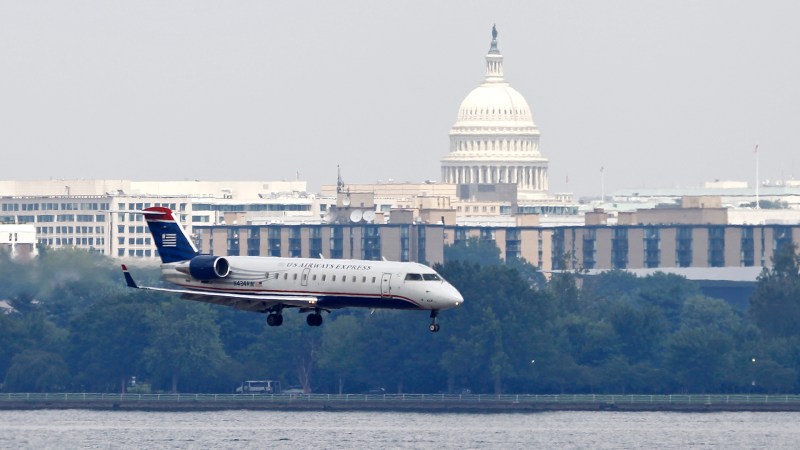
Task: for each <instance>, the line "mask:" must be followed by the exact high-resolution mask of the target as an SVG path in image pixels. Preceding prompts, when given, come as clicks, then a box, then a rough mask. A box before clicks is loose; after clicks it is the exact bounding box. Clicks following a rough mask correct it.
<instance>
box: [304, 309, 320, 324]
mask: <svg viewBox="0 0 800 450" xmlns="http://www.w3.org/2000/svg"><path fill="white" fill-rule="evenodd" d="M306 323H307V324H308V326H310V327H318V326H320V325H322V314H320V313H319V311H317V312H314V313H310V314H309V315H307V316H306Z"/></svg>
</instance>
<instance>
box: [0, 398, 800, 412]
mask: <svg viewBox="0 0 800 450" xmlns="http://www.w3.org/2000/svg"><path fill="white" fill-rule="evenodd" d="M44 409H87V410H110V411H173V412H180V411H223V410H265V411H266V410H276V411H331V412H336V411H392V412H403V411H408V412H431V413H459V412H463V413H514V412H520V413H535V412H547V411H631V412H634V411H674V412H723V411H725V412H731V411H742V412H745V411H748V412H783V411H787V412H800V396H796V395H591V394H589V395H563V394H562V395H499V396H497V395H443V394H397V395H389V394H387V395H360V394H347V395H328V394H295V395H287V394H283V395H230V394H95V393H73V394H33V393H22V394H0V410H44Z"/></svg>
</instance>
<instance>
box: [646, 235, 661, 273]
mask: <svg viewBox="0 0 800 450" xmlns="http://www.w3.org/2000/svg"><path fill="white" fill-rule="evenodd" d="M643 247H644V266H645V267H646V268H648V269H653V268H656V267H659V266H660V265H661V236H660V230H659V229H658V228H645V229H644V245H643Z"/></svg>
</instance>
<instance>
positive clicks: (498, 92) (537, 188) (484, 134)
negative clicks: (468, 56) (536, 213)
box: [441, 27, 548, 201]
mask: <svg viewBox="0 0 800 450" xmlns="http://www.w3.org/2000/svg"><path fill="white" fill-rule="evenodd" d="M441 161H442V181H444V182H445V183H453V184H511V185H515V186H516V195H517V200H518V201H529V200H530V201H539V200H541V199H544V198H547V189H548V180H547V166H548V159H547V158H546V157H545V156H544V155H542V154H541V153H540V152H539V130H538V129H537V128H536V124H534V123H533V118H532V116H531V109H530V107H529V106H528V102H526V101H525V98H524V97H523V96H522V94H520V93H519V92H517V91H516V90H515V89H514V88H512V87H511V86H509V85H508V83H506V81H505V79H503V55H501V54H500V50H498V49H497V29H496V28H495V27H492V45H491V47H490V48H489V53H488V54H487V55H486V79H485V80H484V81H483V83H481V85H480V86H478V87H477V88H475V89H473V90H472V92H470V93H469V95H467V97H466V98H465V99H464V101H462V102H461V106H460V107H459V108H458V116H457V118H456V123H455V124H454V125H453V127H452V128H451V129H450V152H449V153H448V154H447V155H446V156H444V157H443V158H442V160H441Z"/></svg>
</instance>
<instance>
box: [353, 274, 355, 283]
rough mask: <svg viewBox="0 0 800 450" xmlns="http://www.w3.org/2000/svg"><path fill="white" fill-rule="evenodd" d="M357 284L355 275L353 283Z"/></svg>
mask: <svg viewBox="0 0 800 450" xmlns="http://www.w3.org/2000/svg"><path fill="white" fill-rule="evenodd" d="M355 282H356V276H355V275H353V283H355Z"/></svg>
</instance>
